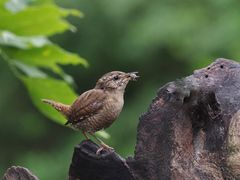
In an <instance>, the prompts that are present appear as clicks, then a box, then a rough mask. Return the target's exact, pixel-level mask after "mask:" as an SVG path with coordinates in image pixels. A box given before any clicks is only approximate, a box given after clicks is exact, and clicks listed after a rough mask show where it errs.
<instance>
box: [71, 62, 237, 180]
mask: <svg viewBox="0 0 240 180" xmlns="http://www.w3.org/2000/svg"><path fill="white" fill-rule="evenodd" d="M238 110H240V64H239V63H237V62H234V61H230V60H226V59H217V60H216V62H214V63H213V64H211V65H210V66H208V67H207V68H203V69H200V70H197V71H195V72H194V74H193V75H191V76H188V77H186V78H184V79H181V80H178V81H175V82H171V83H168V84H167V85H165V86H164V87H162V88H161V89H160V90H159V92H158V94H157V97H156V98H155V99H154V100H153V102H152V104H151V105H150V107H149V109H148V112H147V113H145V114H144V115H143V116H142V117H141V118H140V122H139V125H138V134H137V144H136V149H135V155H134V157H133V158H128V159H127V160H126V162H125V160H124V159H123V158H120V157H119V155H117V154H116V153H110V154H109V153H107V152H103V154H101V155H98V156H97V155H95V152H96V149H97V147H96V145H95V144H93V143H92V142H90V141H84V142H83V143H81V144H80V145H78V146H77V147H76V148H75V151H74V155H73V161H72V164H71V166H70V170H69V176H70V179H81V180H85V179H86V180H87V179H91V180H95V179H98V180H100V179H103V180H106V179H124V180H130V179H139V180H146V179H150V180H159V179H161V180H162V179H163V180H164V179H166V180H167V179H180V180H181V179H189V180H191V179H201V180H212V179H219V180H221V179H222V180H223V179H240V129H239V128H240V111H238Z"/></svg>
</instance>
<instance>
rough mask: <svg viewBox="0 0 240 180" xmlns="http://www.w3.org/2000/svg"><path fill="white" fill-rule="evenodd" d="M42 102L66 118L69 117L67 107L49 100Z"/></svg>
mask: <svg viewBox="0 0 240 180" xmlns="http://www.w3.org/2000/svg"><path fill="white" fill-rule="evenodd" d="M42 102H44V103H46V104H50V105H51V106H52V107H54V108H55V109H56V110H57V111H59V112H60V113H62V114H63V115H64V116H66V117H69V115H70V113H71V112H70V106H69V105H66V104H62V103H60V102H56V101H53V100H49V99H42Z"/></svg>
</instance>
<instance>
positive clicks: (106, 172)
mask: <svg viewBox="0 0 240 180" xmlns="http://www.w3.org/2000/svg"><path fill="white" fill-rule="evenodd" d="M98 148H99V146H97V145H96V144H94V143H93V142H92V141H90V140H86V141H83V142H82V143H81V144H80V145H78V146H76V147H75V149H74V154H73V158H72V163H71V166H70V170H69V180H76V179H79V180H84V179H88V180H90V179H91V180H101V179H104V180H127V179H129V180H131V179H133V177H132V175H131V174H130V172H129V170H128V165H127V164H126V161H125V160H124V159H122V158H121V157H120V156H119V155H117V154H116V153H115V152H107V151H102V154H100V155H97V154H96V152H97V150H98Z"/></svg>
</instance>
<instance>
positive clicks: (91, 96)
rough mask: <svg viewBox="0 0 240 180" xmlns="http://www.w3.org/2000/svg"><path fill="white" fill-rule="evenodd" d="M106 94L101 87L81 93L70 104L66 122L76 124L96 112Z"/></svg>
mask: <svg viewBox="0 0 240 180" xmlns="http://www.w3.org/2000/svg"><path fill="white" fill-rule="evenodd" d="M105 99H106V94H105V93H104V91H103V90H101V89H92V90H89V91H86V92H85V93H83V94H81V95H80V96H79V97H78V99H77V100H76V101H75V102H74V103H73V104H72V106H71V112H72V113H71V117H70V119H69V122H68V123H71V124H76V123H79V122H81V121H83V120H84V119H86V118H88V117H91V116H93V115H94V114H96V113H97V112H98V111H99V110H100V109H101V108H102V107H103V104H104V100H105Z"/></svg>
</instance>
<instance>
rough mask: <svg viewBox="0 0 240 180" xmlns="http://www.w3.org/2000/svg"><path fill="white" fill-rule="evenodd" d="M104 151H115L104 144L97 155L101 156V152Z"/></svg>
mask: <svg viewBox="0 0 240 180" xmlns="http://www.w3.org/2000/svg"><path fill="white" fill-rule="evenodd" d="M102 150H106V151H110V152H112V151H114V149H113V148H112V147H110V146H108V145H106V144H104V143H102V144H101V147H100V148H99V149H98V150H97V152H96V154H97V155H98V154H100V152H101V151H102Z"/></svg>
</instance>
